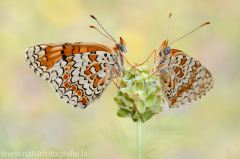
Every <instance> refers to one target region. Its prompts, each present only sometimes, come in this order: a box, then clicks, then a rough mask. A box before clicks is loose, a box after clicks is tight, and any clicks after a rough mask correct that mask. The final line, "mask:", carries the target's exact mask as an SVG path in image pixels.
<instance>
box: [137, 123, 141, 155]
mask: <svg viewBox="0 0 240 159" xmlns="http://www.w3.org/2000/svg"><path fill="white" fill-rule="evenodd" d="M137 129H138V130H137V138H138V141H137V146H138V159H141V158H142V157H141V152H142V151H141V118H138V128H137Z"/></svg>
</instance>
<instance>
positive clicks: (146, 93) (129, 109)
mask: <svg viewBox="0 0 240 159" xmlns="http://www.w3.org/2000/svg"><path fill="white" fill-rule="evenodd" d="M136 68H137V69H139V70H140V72H139V71H138V70H136V69H134V68H126V69H124V70H123V78H122V80H121V85H122V86H124V88H121V87H120V88H119V90H118V92H117V93H116V94H115V96H114V100H115V102H116V103H117V105H118V106H119V109H118V112H117V115H118V116H120V117H131V118H132V119H133V121H137V120H138V118H141V121H142V122H145V121H147V120H148V119H150V118H151V117H152V116H153V115H154V114H158V113H159V112H161V111H162V105H163V103H162V100H161V99H162V96H163V95H162V93H161V85H160V84H157V83H159V82H158V76H157V75H153V76H151V77H150V78H149V79H147V78H148V77H149V76H150V74H149V73H150V70H149V69H147V67H146V66H137V67H136Z"/></svg>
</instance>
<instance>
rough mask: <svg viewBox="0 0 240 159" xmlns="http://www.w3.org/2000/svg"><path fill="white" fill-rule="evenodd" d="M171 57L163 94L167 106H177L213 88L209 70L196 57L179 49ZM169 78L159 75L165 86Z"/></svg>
mask: <svg viewBox="0 0 240 159" xmlns="http://www.w3.org/2000/svg"><path fill="white" fill-rule="evenodd" d="M172 52H175V53H174V54H173V56H172V57H171V62H170V65H169V67H170V69H169V70H170V71H169V74H168V75H169V76H171V81H170V82H169V85H168V86H167V88H166V90H165V92H164V96H165V99H166V100H167V102H168V104H169V107H170V108H174V107H179V106H180V105H185V104H186V103H189V102H191V101H193V100H197V99H199V98H201V97H202V96H204V95H206V93H207V92H209V91H210V90H211V89H212V88H213V79H212V75H211V74H210V72H209V71H208V70H207V69H206V68H205V67H204V66H203V65H202V64H201V63H200V62H199V61H198V60H196V59H194V58H192V57H190V56H188V55H187V54H185V53H183V52H182V51H180V50H175V49H172ZM168 79H169V78H166V77H162V76H160V82H161V84H162V85H163V87H165V85H166V83H167V82H168Z"/></svg>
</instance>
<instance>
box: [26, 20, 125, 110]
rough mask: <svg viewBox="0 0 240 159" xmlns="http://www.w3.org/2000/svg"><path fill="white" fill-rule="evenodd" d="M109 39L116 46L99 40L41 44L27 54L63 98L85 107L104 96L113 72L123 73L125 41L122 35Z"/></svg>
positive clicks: (32, 47)
mask: <svg viewBox="0 0 240 159" xmlns="http://www.w3.org/2000/svg"><path fill="white" fill-rule="evenodd" d="M91 17H92V18H94V19H95V20H96V21H97V22H98V20H97V19H96V18H95V17H94V16H92V15H91ZM98 23H99V22H98ZM99 25H100V23H99ZM100 26H101V25H100ZM90 27H91V28H95V27H94V26H90ZM101 27H102V26H101ZM102 28H103V27H102ZM95 29H97V28H95ZM97 30H98V29H97ZM103 30H104V31H105V29H104V28H103ZM98 31H99V30H98ZM99 32H100V31H99ZM105 32H106V31H105ZM100 33H101V32H100ZM106 33H107V32H106ZM101 34H102V33H101ZM107 34H108V33H107ZM103 35H104V34H103ZM108 35H109V34H108ZM104 36H105V35H104ZM109 36H110V35H109ZM106 37H107V36H106ZM110 37H111V36H110ZM107 38H108V37H107ZM111 38H112V37H111ZM109 39H110V38H109ZM110 40H112V41H114V42H115V43H116V45H115V46H114V47H110V46H108V45H105V44H101V43H96V42H73V43H68V42H66V43H49V44H39V45H35V46H31V47H29V48H27V49H26V51H25V56H26V60H27V62H28V63H29V65H30V67H31V68H32V69H33V70H34V72H35V73H36V74H38V75H39V76H41V77H42V78H43V79H45V80H46V81H48V82H49V83H50V85H51V86H52V87H53V89H54V91H55V92H56V93H57V95H58V96H59V97H60V98H61V99H62V100H64V101H65V102H67V103H68V104H70V105H73V106H74V107H81V108H86V107H87V106H88V105H89V104H90V103H92V102H93V101H95V100H96V99H98V98H99V97H100V96H101V94H102V93H103V92H104V90H105V89H106V88H107V86H108V85H109V83H110V82H111V80H112V79H113V76H114V75H113V74H115V77H118V76H120V77H121V76H122V70H123V69H124V67H125V65H124V60H123V57H124V54H126V52H127V49H126V44H125V42H124V40H123V39H122V38H121V37H120V43H117V42H116V41H115V40H114V39H113V38H112V39H110ZM124 58H125V57H124Z"/></svg>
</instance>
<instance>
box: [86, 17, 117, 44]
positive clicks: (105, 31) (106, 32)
mask: <svg viewBox="0 0 240 159" xmlns="http://www.w3.org/2000/svg"><path fill="white" fill-rule="evenodd" d="M90 16H91V17H92V18H93V19H95V20H96V21H97V23H98V24H99V25H100V27H101V28H102V29H103V30H104V31H105V32H106V33H107V34H108V32H107V31H106V30H105V29H104V28H103V27H102V25H101V24H100V23H99V22H98V20H97V18H96V17H94V16H93V15H90ZM108 36H110V37H111V38H112V39H113V41H114V42H115V43H116V44H117V42H116V40H115V39H114V38H113V37H112V36H111V35H109V34H108Z"/></svg>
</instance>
